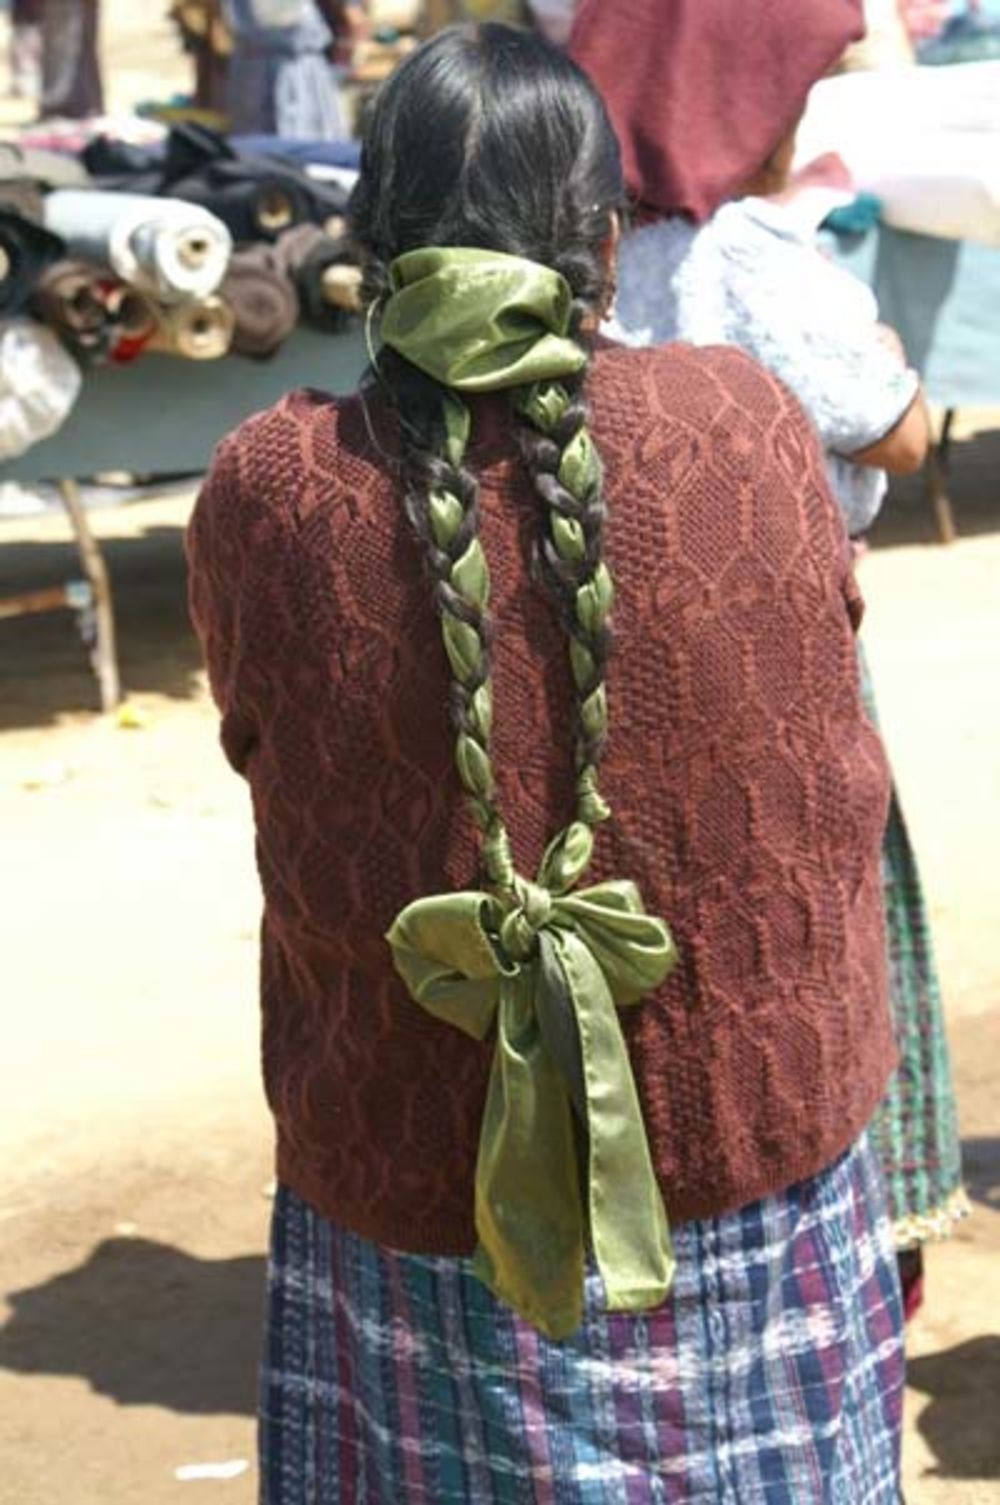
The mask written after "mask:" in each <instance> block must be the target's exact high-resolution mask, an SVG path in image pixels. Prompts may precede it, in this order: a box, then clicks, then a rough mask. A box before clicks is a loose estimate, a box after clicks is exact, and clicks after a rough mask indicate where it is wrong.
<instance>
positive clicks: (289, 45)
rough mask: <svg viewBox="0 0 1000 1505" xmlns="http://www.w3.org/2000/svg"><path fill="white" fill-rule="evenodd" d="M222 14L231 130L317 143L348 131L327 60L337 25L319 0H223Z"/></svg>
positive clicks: (332, 73) (332, 72) (334, 78)
mask: <svg viewBox="0 0 1000 1505" xmlns="http://www.w3.org/2000/svg"><path fill="white" fill-rule="evenodd" d="M327 14H330V10H329V8H328V7H327ZM225 17H226V21H227V22H228V25H229V28H230V30H231V32H232V37H233V53H232V58H231V60H230V64H229V85H228V91H227V92H228V99H227V104H228V111H227V113H228V116H229V127H230V129H231V130H232V131H233V132H234V133H235V134H237V135H268V136H284V137H286V138H290V139H295V138H299V139H303V140H315V141H336V140H338V139H339V138H340V137H341V136H343V135H344V134H345V130H346V128H345V124H344V120H343V115H342V112H341V108H340V100H339V97H338V90H337V79H336V74H335V73H334V70H333V67H332V65H331V62H330V49H331V47H332V46H333V43H334V31H333V28H332V27H331V26H330V24H329V23H328V21H327V20H326V18H325V16H324V14H323V11H321V9H320V6H319V5H318V4H317V3H316V0H226V9H225Z"/></svg>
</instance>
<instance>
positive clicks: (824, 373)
mask: <svg viewBox="0 0 1000 1505" xmlns="http://www.w3.org/2000/svg"><path fill="white" fill-rule="evenodd" d="M877 324H878V308H877V305H876V302H875V297H874V294H873V293H872V292H871V290H870V288H868V287H866V286H865V284H864V283H862V282H860V281H858V279H857V278H855V277H853V276H852V275H851V274H850V273H849V272H846V271H844V270H843V269H842V268H841V267H838V266H836V265H835V264H834V263H833V262H832V261H830V260H828V259H827V258H826V257H825V256H824V255H823V254H822V253H821V252H820V251H819V249H818V247H817V245H816V242H815V236H814V235H813V233H812V232H811V231H809V230H808V229H804V228H803V227H802V225H801V223H800V221H799V219H798V218H797V216H796V214H795V212H794V210H793V209H792V208H790V207H788V206H785V205H779V204H775V203H772V202H769V201H767V200H764V199H755V198H748V199H741V200H739V201H737V202H735V203H731V204H726V205H724V206H723V208H721V209H720V210H719V211H718V212H717V213H716V214H715V215H714V216H713V218H712V219H711V220H709V221H708V222H707V224H704V225H701V226H696V225H692V224H689V223H688V221H686V220H682V219H670V220H661V221H659V222H658V223H656V224H654V225H648V226H645V227H643V228H641V229H639V230H636V231H634V232H633V233H631V234H629V235H627V236H626V237H625V239H624V241H623V243H622V248H621V254H620V259H619V269H618V295H617V299H616V302H615V307H614V310H613V313H612V316H611V318H610V320H609V322H608V324H607V326H606V331H607V333H608V334H609V335H610V336H611V337H612V338H613V339H616V340H619V341H621V342H622V343H623V344H627V345H654V344H661V343H665V342H667V341H669V340H687V341H690V343H691V344H694V345H720V344H721V345H739V346H741V347H742V348H743V349H744V350H746V351H748V352H749V353H750V354H751V355H753V356H756V358H757V359H758V360H759V361H760V362H761V364H762V365H764V366H767V367H768V369H769V370H771V371H772V372H773V373H774V374H775V375H776V376H778V377H779V378H780V379H781V380H782V381H783V382H785V384H786V385H787V386H788V387H790V388H791V390H792V391H793V392H794V393H795V395H796V396H797V397H798V399H799V401H800V402H801V403H802V405H803V407H804V408H805V409H806V411H807V412H808V413H809V414H810V415H811V417H812V420H813V422H814V424H815V425H816V428H817V429H818V431H819V435H820V438H821V440H822V442H823V446H824V448H825V450H826V456H827V467H828V470H829V474H830V481H831V485H832V487H833V492H834V495H835V496H836V498H837V500H838V501H839V503H840V506H841V509H842V511H843V513H844V518H845V521H846V523H847V528H848V531H849V532H850V533H851V534H858V533H862V532H864V530H865V529H866V528H868V527H870V525H871V523H872V522H873V521H874V519H875V516H876V514H877V513H878V510H879V507H880V505H881V503H882V498H883V496H884V495H885V490H886V479H885V475H884V473H883V472H882V471H881V470H876V469H874V468H873V467H871V466H866V465H858V464H855V463H854V462H852V461H851V460H850V459H848V458H847V457H848V456H850V455H852V454H855V453H856V452H857V451H858V450H862V449H866V448H867V447H868V446H869V445H872V444H875V443H876V442H877V441H878V440H880V439H882V438H884V437H885V435H886V434H887V433H889V431H890V430H891V429H893V428H894V427H895V426H896V424H897V423H898V422H899V420H900V418H902V416H903V414H904V413H905V412H906V410H907V408H908V407H909V406H910V404H911V403H912V401H913V399H914V397H915V395H916V393H917V390H918V387H919V380H918V377H917V375H916V373H915V372H913V371H909V370H907V369H906V368H905V367H904V366H902V365H901V364H900V362H899V361H898V359H897V358H896V357H895V356H894V355H893V354H892V352H891V351H889V350H888V349H886V347H885V346H884V345H883V344H882V341H881V339H880V337H879V335H878V332H877Z"/></svg>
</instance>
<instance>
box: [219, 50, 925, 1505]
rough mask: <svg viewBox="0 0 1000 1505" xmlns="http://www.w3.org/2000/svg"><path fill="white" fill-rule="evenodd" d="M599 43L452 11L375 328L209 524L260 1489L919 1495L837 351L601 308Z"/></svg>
mask: <svg viewBox="0 0 1000 1505" xmlns="http://www.w3.org/2000/svg"><path fill="white" fill-rule="evenodd" d="M621 202H622V176H621V166H620V161H619V154H618V148H617V143H616V141H615V137H614V134H613V132H612V131H611V129H610V126H609V124H608V120H607V117H606V115H605V112H604V109H603V106H602V105H601V102H600V100H599V98H598V96H597V94H596V92H595V91H594V89H593V88H592V86H591V85H590V84H589V83H588V82H587V80H586V79H585V77H584V76H583V74H581V73H580V72H579V70H578V69H577V68H576V67H575V65H574V64H573V63H572V62H570V61H569V60H568V59H567V58H565V57H564V56H563V55H561V54H560V53H559V52H557V51H556V50H554V49H553V48H551V47H550V46H549V45H548V44H547V43H545V42H543V41H541V40H540V39H538V38H534V37H531V36H530V35H528V34H527V33H524V32H519V31H515V30H512V29H510V28H507V27H504V26H497V25H485V24H484V25H481V26H472V27H462V28H456V29H454V30H452V31H449V32H445V33H443V34H441V35H440V36H438V37H436V38H434V39H433V40H432V41H430V42H428V43H427V44H425V46H423V47H422V48H420V49H419V50H418V51H417V52H416V53H414V54H413V56H412V57H411V58H409V59H408V60H407V61H406V62H405V63H404V64H403V66H402V67H401V68H400V69H399V71H398V72H397V73H396V74H395V75H394V76H393V78H392V79H391V80H390V81H389V82H388V84H387V85H386V86H385V88H384V89H383V91H382V93H381V95H380V97H379V99H378V101H377V103H376V107H375V109H374V112H373V116H372V119H371V121H370V124H369V129H368V134H367V138H366V141H365V144H364V150H363V158H362V170H361V177H360V181H359V184H358V187H357V189H356V192H355V197H354V202H353V228H354V235H355V238H356V240H357V242H358V244H359V246H360V248H361V250H362V252H363V256H364V260H365V267H366V285H367V297H368V301H369V326H370V330H371V335H372V354H373V365H372V371H371V373H370V377H369V380H368V381H367V383H366V385H365V386H364V387H363V389H362V391H361V392H360V393H359V394H358V395H356V396H353V397H350V398H344V399H337V400H334V399H331V398H327V397H324V396H322V395H321V394H318V393H293V394H291V395H290V396H289V397H287V398H286V399H284V400H283V401H282V402H281V403H279V404H278V406H277V407H276V408H274V409H272V410H270V411H269V412H267V413H264V414H261V415H259V416H258V417H256V418H254V419H251V420H250V421H249V422H248V423H247V424H245V425H244V426H243V427H242V428H241V429H239V430H238V431H237V432H236V433H235V434H234V435H232V436H230V438H229V439H227V440H226V441H225V442H224V443H223V445H222V446H221V447H220V449H219V452H218V454H217V456H216V459H215V462H214V465H213V468H212V471H211V474H210V476H209V477H208V480H207V482H206V484H205V487H204V489H203V492H202V494H201V497H200V499H199V502H198V506H197V509H196V512H195V516H194V520H193V523H192V527H191V533H190V540H189V549H190V560H191V576H192V604H193V610H194V616H195V620H196V622H197V624H198V627H199V630H200V633H201V636H202V639H203V642H204V647H205V652H206V658H207V662H208V668H209V675H210V679H211V683H212V688H213V692H214V694H215V696H216V699H217V700H218V703H219V705H220V708H221V711H222V718H223V720H222V738H223V745H224V748H225V750H226V753H227V755H228V756H229V758H230V760H231V761H232V763H233V765H234V766H235V767H236V768H237V770H239V771H240V772H242V773H243V774H244V775H245V776H246V777H247V779H248V781H249V783H250V787H251V791H252V795H253V802H254V812H255V819H256V827H257V852H258V864H259V868H260V874H261V880H262V884H263V889H264V903H265V912H264V924H263V932H262V957H261V982H262V1003H263V1061H264V1077H265V1085H266V1089H267V1093H268V1099H269V1103H270V1106H271V1108H272V1111H273V1114H274V1117H275V1121H276V1126H277V1137H278V1147H277V1169H278V1182H279V1186H278V1192H277V1198H276V1204H275V1210H274V1219H273V1230H272V1246H271V1258H270V1271H269V1294H268V1317H267V1336H266V1343H265V1354H264V1366H263V1378H262V1392H261V1418H260V1438H261V1499H262V1501H264V1502H266V1505H361V1502H370V1505H397V1502H407V1505H408V1502H427V1505H458V1502H469V1505H493V1502H496V1505H501V1502H503V1505H506V1502H521V1501H524V1502H532V1501H545V1502H552V1505H610V1502H612V1501H614V1502H617V1501H625V1500H627V1501H629V1502H635V1505H647V1502H649V1505H651V1502H654V1501H665V1502H674V1501H693V1502H698V1505H709V1502H714V1501H719V1500H733V1501H736V1500H738V1501H740V1502H741V1505H743V1502H752V1501H764V1502H789V1505H792V1502H794V1505H799V1502H803V1501H811V1500H817V1501H818V1500H850V1501H851V1502H852V1505H882V1502H885V1505H888V1502H890V1501H892V1502H895V1501H896V1500H897V1498H898V1442H899V1425H900V1406H901V1392H902V1360H901V1339H900V1328H901V1314H900V1302H899V1292H898V1287H897V1282H896V1271H895V1265H894V1261H893V1258H892V1239H891V1230H890V1227H889V1223H888V1219H887V1217H886V1213H885V1208H884V1205H883V1201H882V1193H881V1190H880V1182H879V1178H878V1173H877V1167H876V1165H875V1161H874V1158H873V1154H872V1151H871V1148H870V1146H869V1144H868V1141H867V1138H866V1135H865V1125H866V1123H867V1121H868V1119H869V1117H870V1115H871V1112H872V1110H873V1108H874V1106H875V1104H876V1102H877V1101H878V1099H879V1097H880V1095H881V1093H882V1091H883V1088H884V1085H885V1081H886V1078H887V1075H888V1073H889V1071H890V1069H891V1066H892V1062H893V1045H892V1032H891V1025H890V1020H889V1015H888V1010H887V1005H886V997H885V958H884V935H883V927H882V916H881V911H880V884H879V844H880V839H881V833H882V829H883V824H884V819H885V808H886V799H887V775H886V768H885V763H884V758H883V756H882V752H881V749H880V746H879V743H878V739H877V736H876V734H875V732H874V731H873V729H872V727H871V725H870V724H869V723H868V721H867V720H866V718H865V716H864V713H863V709H862V705H861V697H860V689H859V684H858V673H857V664H856V658H855V653H854V644H853V632H854V629H855V627H856V625H857V621H858V619H859V616H860V610H861V603H860V599H859V597H858V595H857V592H856V589H855V587H854V584H853V580H852V576H851V568H850V553H849V549H848V545H847V540H846V537H845V534H844V530H843V526H842V524H841V522H840V521H839V518H838V515H837V511H836V508H835V505H834V503H833V501H832V498H831V496H830V491H829V487H828V483H827V480H826V477H825V474H824V470H823V460H822V455H821V453H820V451H819V449H818V446H817V444H816V441H815V439H814V437H813V435H812V432H811V430H810V427H809V425H808V422H807V421H806V419H805V418H804V416H803V414H802V411H801V409H800V408H799V407H798V405H797V404H796V402H795V400H794V398H792V397H791V395H790V394H789V393H788V392H787V391H786V390H785V389H784V388H783V387H781V386H780V384H778V383H777V382H776V381H775V380H774V379H773V378H771V377H770V376H768V375H766V374H765V372H764V371H763V370H762V369H761V368H759V367H758V366H756V365H755V364H754V363H753V362H752V361H751V360H750V359H749V358H748V357H746V356H744V355H742V354H740V353H739V352H735V351H727V350H700V351H695V350H692V349H688V348H685V347H680V346H678V347H672V348H671V347H668V348H664V349H656V350H644V351H631V350H625V349H621V348H617V347H614V346H611V345H606V344H601V343H600V342H598V340H597V338H596V330H597V327H598V325H599V323H600V320H601V318H602V317H603V316H604V315H605V314H606V312H607V309H608V307H609V304H610V301H611V298H612V296H613V287H614V263H615V254H616V246H617V239H618V224H619V214H620V208H621Z"/></svg>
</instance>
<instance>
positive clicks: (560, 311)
mask: <svg viewBox="0 0 1000 1505" xmlns="http://www.w3.org/2000/svg"><path fill="white" fill-rule="evenodd" d="M389 281H390V286H391V287H392V290H393V291H392V295H391V296H390V298H389V300H388V302H387V303H386V306H385V309H384V311H383V314H382V324H381V331H380V332H381V337H382V342H383V344H385V345H391V346H392V348H393V349H394V350H398V351H399V353H400V355H403V356H405V357H406V359H407V360H408V361H411V362H412V363H413V365H415V366H419V367H420V369H421V371H426V372H427V373H428V375H430V376H433V377H435V378H436V380H437V381H439V382H440V383H441V384H442V386H445V387H450V388H452V389H453V390H454V391H456V392H495V391H497V390H498V389H500V388H502V387H519V386H528V385H530V384H531V383H532V382H541V381H552V380H558V378H559V377H561V376H569V375H571V374H573V373H575V372H578V371H582V370H583V368H584V366H586V364H587V356H586V353H585V352H584V351H583V350H581V348H580V346H579V345H578V344H577V343H576V342H575V340H571V339H568V338H567V331H568V330H569V316H570V309H571V305H572V301H573V295H572V293H571V292H570V288H569V283H568V282H567V281H566V279H565V277H563V276H561V275H560V274H559V273H558V272H555V271H553V270H552V268H551V267H545V266H540V265H539V264H538V262H535V261H527V260H525V259H524V258H523V257H521V256H507V255H506V254H504V253H503V252H502V251H478V250H475V249H470V248H468V247H464V246H446V247H440V248H439V247H429V248H427V249H426V250H421V251H408V252H407V253H406V254H405V255H404V256H399V257H397V258H396V260H395V261H394V262H393V263H392V266H391V267H390V269H389Z"/></svg>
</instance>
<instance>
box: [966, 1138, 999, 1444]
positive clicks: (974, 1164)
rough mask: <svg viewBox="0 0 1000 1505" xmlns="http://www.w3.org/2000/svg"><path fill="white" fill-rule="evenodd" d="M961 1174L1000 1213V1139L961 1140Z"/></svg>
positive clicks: (976, 1196)
mask: <svg viewBox="0 0 1000 1505" xmlns="http://www.w3.org/2000/svg"><path fill="white" fill-rule="evenodd" d="M962 1174H963V1177H964V1180H965V1189H966V1191H967V1192H968V1193H969V1196H970V1197H971V1198H972V1200H973V1201H974V1202H979V1203H981V1204H982V1206H983V1207H990V1208H992V1209H993V1211H994V1212H1000V1139H989V1138H983V1139H963V1140H962ZM997 1421H998V1424H1000V1409H998V1413H997Z"/></svg>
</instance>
